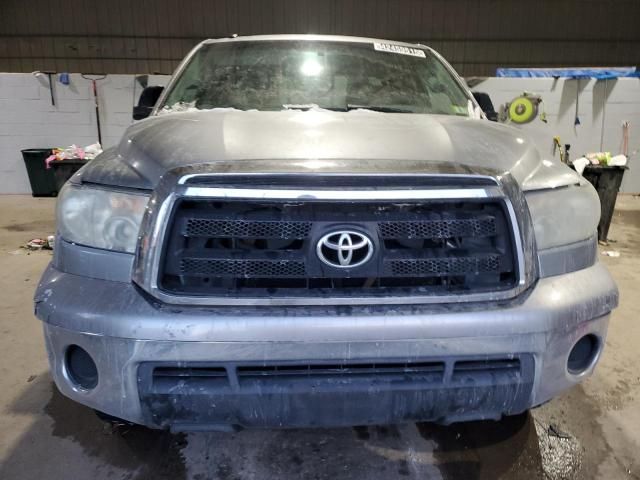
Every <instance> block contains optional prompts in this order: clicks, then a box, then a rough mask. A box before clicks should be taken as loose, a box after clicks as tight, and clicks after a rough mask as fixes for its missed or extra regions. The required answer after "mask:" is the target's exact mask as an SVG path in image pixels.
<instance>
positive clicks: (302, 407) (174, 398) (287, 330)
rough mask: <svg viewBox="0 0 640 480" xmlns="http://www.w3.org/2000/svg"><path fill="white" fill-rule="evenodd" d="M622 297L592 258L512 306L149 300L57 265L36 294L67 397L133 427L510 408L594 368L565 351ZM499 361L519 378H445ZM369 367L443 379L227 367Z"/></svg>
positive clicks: (296, 422)
mask: <svg viewBox="0 0 640 480" xmlns="http://www.w3.org/2000/svg"><path fill="white" fill-rule="evenodd" d="M617 301H618V292H617V288H616V286H615V284H614V282H613V280H612V278H611V276H610V275H609V273H608V272H607V270H606V268H605V267H604V266H602V265H600V264H596V265H594V266H593V267H590V268H587V269H584V270H580V271H577V272H573V273H570V274H566V275H559V276H555V277H550V278H544V279H540V280H539V281H538V282H537V284H536V285H535V286H534V287H533V288H531V289H530V290H529V291H528V292H527V293H526V294H524V295H521V297H520V298H519V299H518V300H517V301H512V302H509V303H495V304H486V303H485V304H482V305H459V304H450V305H424V306H423V305H410V306H397V305H394V306H375V307H374V306H372V307H367V306H362V307H344V306H343V307H331V306H326V307H216V308H211V307H207V308H196V307H175V306H169V305H161V304H157V303H154V302H153V301H150V300H149V299H148V298H147V297H146V296H145V295H144V294H143V293H141V292H140V291H139V290H138V289H137V288H136V287H135V286H134V285H132V284H127V283H121V282H111V281H105V280H98V279H92V278H87V277H81V276H77V275H73V274H69V273H63V272H60V271H58V270H56V269H55V268H54V267H51V266H50V267H49V268H48V269H47V271H46V272H45V274H44V276H43V278H42V281H41V283H40V285H39V287H38V290H37V292H36V297H35V302H36V315H37V316H38V318H40V319H41V320H42V321H43V322H44V331H45V338H46V343H47V350H48V353H49V361H50V364H51V370H52V373H53V378H54V380H55V382H56V384H57V386H58V388H59V389H60V391H61V392H62V393H64V394H65V395H67V396H69V397H70V398H72V399H74V400H76V401H78V402H80V403H83V404H85V405H88V406H90V407H92V408H95V409H97V410H101V411H103V412H105V413H108V414H110V415H113V416H116V417H120V418H123V419H126V420H129V421H132V422H135V423H140V424H145V425H148V426H152V427H172V428H174V429H182V430H185V429H194V428H197V429H208V428H220V427H221V426H223V425H229V424H238V425H241V426H248V427H270V426H306V425H323V426H329V425H348V424H352V425H354V424H364V423H393V422H406V421H416V420H431V421H439V422H443V423H448V422H452V421H461V420H473V419H483V418H499V417H500V416H501V415H503V414H513V413H518V412H520V411H523V410H525V409H526V408H530V407H533V406H535V405H539V404H541V403H543V402H545V401H547V400H549V399H550V398H552V397H553V396H555V395H557V394H558V393H559V392H561V391H562V390H565V389H567V388H569V387H571V386H572V385H574V384H576V383H578V382H580V381H581V380H582V379H584V378H585V377H587V376H588V375H590V374H591V373H592V371H593V369H594V367H595V364H596V363H597V360H598V358H599V353H600V351H598V355H596V357H595V358H594V360H593V362H592V363H591V364H590V365H589V367H588V368H586V369H585V370H584V371H583V372H581V373H580V374H579V375H574V374H571V373H569V372H568V371H567V358H568V355H569V352H570V350H571V348H572V347H573V345H574V344H575V343H576V342H577V341H578V340H579V339H580V338H582V337H583V336H584V335H587V334H593V335H594V336H595V337H597V339H598V340H599V342H598V343H599V345H600V346H602V345H604V340H605V336H606V330H607V324H608V320H609V313H610V311H611V310H612V309H613V308H615V307H616V305H617ZM69 345H79V346H81V347H82V348H84V349H85V350H86V351H87V352H89V354H90V355H91V356H92V358H93V359H94V360H95V362H96V364H97V369H98V373H99V382H98V385H97V386H96V387H95V388H94V389H92V390H90V391H85V390H83V389H80V388H77V387H76V386H74V384H73V382H72V381H70V379H69V375H68V374H67V371H66V366H65V360H64V359H65V352H66V349H67V347H68V346H69ZM505 358H511V359H514V358H515V359H519V361H520V367H521V369H520V373H518V375H519V376H517V377H513V376H509V375H507V376H504V375H502V374H495V373H489V374H487V375H485V376H484V377H482V378H481V379H479V378H480V377H474V378H469V377H465V379H464V382H463V383H460V384H455V383H453V384H452V383H451V380H452V374H453V369H454V368H455V365H456V364H457V362H464V361H468V360H474V361H475V360H479V359H480V360H491V359H505ZM363 362H366V363H367V364H373V363H385V362H386V363H389V362H396V363H398V362H400V363H403V362H423V363H424V362H427V363H429V362H431V363H437V364H441V365H442V366H443V373H442V378H443V379H444V381H441V380H436V381H434V380H433V378H432V377H428V376H422V377H420V379H419V382H418V383H412V384H410V385H409V384H407V382H406V381H405V380H406V378H405V379H404V380H403V379H400V380H399V379H398V378H387V379H385V378H383V377H380V376H374V378H372V379H370V381H369V380H367V381H364V382H363V381H361V380H360V379H356V380H354V379H352V378H350V379H348V380H344V379H343V380H338V381H335V380H330V381H329V382H328V383H327V379H326V378H319V377H318V378H314V379H312V381H310V382H299V381H297V380H296V381H292V380H291V377H287V379H286V380H285V381H279V382H278V381H276V382H275V383H273V382H272V383H269V384H265V383H260V382H259V381H258V382H257V383H256V382H253V383H251V385H250V387H251V388H248V387H247V388H245V386H243V385H242V384H240V383H238V381H237V377H235V374H232V372H235V371H236V370H235V369H236V367H237V366H238V365H263V366H269V365H272V364H274V363H277V364H291V363H295V364H297V365H298V364H305V365H306V364H318V363H320V364H322V363H332V364H340V365H344V364H347V365H348V364H353V363H357V364H358V363H359V364H362V363H363ZM154 365H169V366H174V367H180V368H200V367H202V368H205V369H210V368H213V369H214V370H215V369H218V370H217V371H224V372H227V373H228V374H229V380H228V383H225V384H224V385H221V384H219V383H218V384H215V385H217V386H216V387H215V388H214V387H213V386H212V385H213V384H209V385H204V384H191V385H189V386H185V384H184V383H182V384H180V383H178V384H177V385H175V388H173V390H172V391H164V392H163V391H160V390H158V389H157V388H156V387H153V385H151V384H150V383H149V382H150V380H149V379H150V378H151V377H152V376H153V366H154ZM220 369H222V370H220ZM225 375H226V374H225ZM427 377H428V378H427ZM376 379H377V380H376ZM187 387H188V388H187ZM436 390H437V392H436ZM158 394H166V395H165V396H162V395H160V396H158Z"/></svg>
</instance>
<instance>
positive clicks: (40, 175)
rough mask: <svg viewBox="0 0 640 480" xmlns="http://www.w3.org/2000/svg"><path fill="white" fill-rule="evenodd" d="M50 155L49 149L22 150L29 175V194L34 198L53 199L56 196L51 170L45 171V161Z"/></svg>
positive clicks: (56, 190) (56, 191)
mask: <svg viewBox="0 0 640 480" xmlns="http://www.w3.org/2000/svg"><path fill="white" fill-rule="evenodd" d="M49 155H51V149H50V148H28V149H26V150H22V158H24V164H25V167H26V168H27V175H29V183H30V184H31V192H32V194H33V196H34V197H55V196H56V195H58V189H57V188H56V179H55V176H54V174H53V170H52V169H50V168H49V169H47V165H46V164H45V162H44V161H45V160H46V159H47V157H48V156H49Z"/></svg>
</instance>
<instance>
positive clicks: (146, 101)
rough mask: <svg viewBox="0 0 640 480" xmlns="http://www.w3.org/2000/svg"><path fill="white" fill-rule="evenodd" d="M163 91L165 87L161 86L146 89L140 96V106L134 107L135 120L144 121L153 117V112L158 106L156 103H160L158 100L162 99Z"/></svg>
mask: <svg viewBox="0 0 640 480" xmlns="http://www.w3.org/2000/svg"><path fill="white" fill-rule="evenodd" d="M163 90H164V87H160V86H155V87H145V89H144V90H142V93H141V94H140V100H138V105H136V106H135V107H133V119H134V120H142V119H143V118H147V117H148V116H149V115H151V111H152V110H153V107H154V106H155V105H156V102H157V101H158V98H160V95H161V94H162V91H163Z"/></svg>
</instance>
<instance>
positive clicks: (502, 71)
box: [496, 67, 640, 80]
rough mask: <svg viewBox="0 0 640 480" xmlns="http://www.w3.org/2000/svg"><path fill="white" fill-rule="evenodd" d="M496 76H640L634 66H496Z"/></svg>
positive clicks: (600, 78)
mask: <svg viewBox="0 0 640 480" xmlns="http://www.w3.org/2000/svg"><path fill="white" fill-rule="evenodd" d="M496 76H497V77H511V78H576V79H578V78H595V79H598V80H606V79H609V78H620V77H640V72H638V71H636V67H596V68H498V70H497V71H496Z"/></svg>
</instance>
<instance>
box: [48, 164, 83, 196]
mask: <svg viewBox="0 0 640 480" xmlns="http://www.w3.org/2000/svg"><path fill="white" fill-rule="evenodd" d="M86 163H87V161H86V160H80V159H79V158H65V159H64V160H54V161H53V162H51V168H52V169H53V175H54V178H55V185H56V190H57V191H58V192H59V191H60V190H62V187H63V185H64V184H65V183H66V182H67V180H69V179H70V178H71V177H73V175H74V174H75V173H76V172H77V171H78V170H80V169H81V168H82V167H83V166H84V165H85V164H86Z"/></svg>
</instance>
